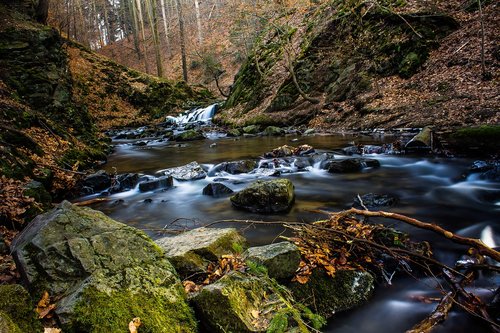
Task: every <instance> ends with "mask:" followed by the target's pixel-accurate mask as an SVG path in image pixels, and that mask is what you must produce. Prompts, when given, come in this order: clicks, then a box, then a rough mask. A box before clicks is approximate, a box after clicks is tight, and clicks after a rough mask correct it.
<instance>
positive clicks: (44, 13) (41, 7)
mask: <svg viewBox="0 0 500 333" xmlns="http://www.w3.org/2000/svg"><path fill="white" fill-rule="evenodd" d="M35 15H36V20H37V21H38V22H40V23H42V24H47V18H48V17H49V0H39V1H38V6H37V7H36V13H35Z"/></svg>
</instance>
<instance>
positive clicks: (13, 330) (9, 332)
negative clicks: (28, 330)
mask: <svg viewBox="0 0 500 333" xmlns="http://www.w3.org/2000/svg"><path fill="white" fill-rule="evenodd" d="M0 333H23V331H21V329H20V328H19V326H17V325H16V324H15V323H14V322H13V321H12V319H11V318H10V316H9V315H8V314H6V313H5V312H3V311H0Z"/></svg>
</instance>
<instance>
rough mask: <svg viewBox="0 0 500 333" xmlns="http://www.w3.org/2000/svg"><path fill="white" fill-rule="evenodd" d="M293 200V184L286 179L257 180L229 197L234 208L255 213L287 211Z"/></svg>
mask: <svg viewBox="0 0 500 333" xmlns="http://www.w3.org/2000/svg"><path fill="white" fill-rule="evenodd" d="M294 200H295V192H294V186H293V184H292V182H291V181H290V180H288V179H276V180H269V181H259V180H258V181H256V182H254V183H252V184H251V185H250V186H248V187H247V188H245V189H243V190H242V191H240V192H238V193H236V194H235V195H234V196H232V197H231V203H232V204H233V205H234V206H235V207H236V208H239V209H244V210H248V211H251V212H255V213H281V212H287V211H289V210H290V209H291V208H292V205H293V202H294Z"/></svg>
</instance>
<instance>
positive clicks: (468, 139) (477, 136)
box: [448, 125, 500, 155]
mask: <svg viewBox="0 0 500 333" xmlns="http://www.w3.org/2000/svg"><path fill="white" fill-rule="evenodd" d="M448 141H449V143H450V145H451V148H452V149H454V150H456V151H458V152H460V153H465V154H470V155H491V154H494V153H496V152H498V151H499V150H500V126H499V125H483V126H478V127H468V128H461V129H458V130H456V131H455V132H454V133H452V134H451V135H450V137H449V138H448Z"/></svg>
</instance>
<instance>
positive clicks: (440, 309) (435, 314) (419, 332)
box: [406, 291, 454, 333]
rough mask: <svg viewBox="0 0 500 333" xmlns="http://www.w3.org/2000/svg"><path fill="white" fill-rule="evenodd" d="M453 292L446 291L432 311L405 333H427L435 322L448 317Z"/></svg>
mask: <svg viewBox="0 0 500 333" xmlns="http://www.w3.org/2000/svg"><path fill="white" fill-rule="evenodd" d="M453 296H454V293H453V292H451V291H450V292H448V293H447V294H446V295H445V296H444V297H443V298H442V299H441V301H440V302H439V304H438V305H437V306H436V308H435V309H434V311H432V313H431V314H430V315H429V316H428V317H427V318H425V319H424V320H422V321H421V322H420V323H418V324H417V325H415V326H413V327H412V329H410V330H408V331H406V333H429V332H431V331H432V328H433V327H434V326H436V325H437V324H439V323H441V322H443V321H445V320H446V318H447V317H448V313H449V312H450V309H451V308H452V306H453Z"/></svg>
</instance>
